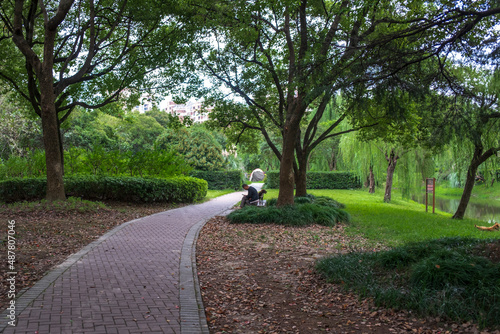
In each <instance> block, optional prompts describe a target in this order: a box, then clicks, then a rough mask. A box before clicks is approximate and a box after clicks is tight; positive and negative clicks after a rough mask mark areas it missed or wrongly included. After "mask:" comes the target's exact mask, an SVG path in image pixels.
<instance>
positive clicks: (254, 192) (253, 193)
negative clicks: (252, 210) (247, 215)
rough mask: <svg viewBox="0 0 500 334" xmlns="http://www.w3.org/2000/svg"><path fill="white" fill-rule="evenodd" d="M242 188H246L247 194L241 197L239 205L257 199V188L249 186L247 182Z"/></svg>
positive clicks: (242, 205)
mask: <svg viewBox="0 0 500 334" xmlns="http://www.w3.org/2000/svg"><path fill="white" fill-rule="evenodd" d="M243 189H245V190H248V194H247V195H243V198H242V199H241V207H244V206H245V205H247V204H250V203H252V202H254V201H258V200H259V193H258V192H257V189H255V188H254V187H250V186H249V185H248V184H244V185H243Z"/></svg>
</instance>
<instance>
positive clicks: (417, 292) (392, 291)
mask: <svg viewBox="0 0 500 334" xmlns="http://www.w3.org/2000/svg"><path fill="white" fill-rule="evenodd" d="M491 242H493V240H487V239H486V240H484V239H483V240H480V239H472V238H443V239H437V240H431V241H425V242H419V243H412V244H408V245H405V246H400V247H397V248H394V249H391V250H388V251H381V252H378V253H351V254H344V255H337V256H333V257H329V258H325V259H323V260H321V261H319V262H318V264H317V270H318V271H319V272H320V273H321V274H322V275H324V276H325V277H326V278H327V279H328V280H329V281H330V282H335V283H342V284H344V286H345V287H346V288H348V289H351V290H354V291H356V292H358V293H359V294H360V295H362V296H364V297H372V298H373V299H374V300H375V302H376V303H377V304H379V305H383V306H385V307H391V308H398V309H411V310H414V311H416V313H418V314H420V315H422V316H439V317H444V318H449V319H452V320H456V321H464V322H466V321H474V322H476V323H478V324H479V325H480V326H482V327H489V328H496V327H500V317H499V316H498V314H500V313H499V312H500V264H499V263H495V262H492V261H491V260H490V259H489V258H486V257H483V256H481V254H482V250H483V249H484V248H485V246H486V245H487V244H489V243H491Z"/></svg>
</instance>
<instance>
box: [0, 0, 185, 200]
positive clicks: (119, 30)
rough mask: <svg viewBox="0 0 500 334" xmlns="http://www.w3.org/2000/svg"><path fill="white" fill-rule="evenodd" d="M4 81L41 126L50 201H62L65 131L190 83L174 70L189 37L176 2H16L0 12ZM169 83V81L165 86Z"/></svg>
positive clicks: (3, 5) (6, 3)
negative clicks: (80, 120) (82, 112)
mask: <svg viewBox="0 0 500 334" xmlns="http://www.w3.org/2000/svg"><path fill="white" fill-rule="evenodd" d="M0 6H1V7H0V19H1V20H0V24H1V28H2V31H3V35H2V36H1V37H0V57H2V59H5V60H6V61H5V62H3V63H2V65H0V78H1V79H2V80H3V81H4V82H5V83H6V84H7V87H8V88H9V89H14V90H15V91H16V93H17V94H18V96H20V97H22V98H24V99H25V100H26V101H27V103H28V104H29V105H30V106H31V108H32V110H33V111H34V112H35V113H36V114H38V115H39V116H40V117H41V119H42V130H43V136H44V147H45V151H46V162H47V199H48V200H54V199H63V198H65V194H64V185H63V183H62V173H63V168H62V144H61V138H60V133H59V127H60V124H61V122H63V121H64V120H65V119H67V117H68V116H69V115H70V113H71V111H72V110H73V109H74V107H76V106H82V107H85V108H98V107H101V106H104V105H106V104H107V103H110V102H113V101H116V100H117V99H119V98H120V97H123V96H126V97H128V98H129V99H132V100H134V98H135V100H137V97H138V96H140V94H141V93H142V92H143V91H145V90H153V89H154V88H155V89H157V91H162V90H166V89H169V88H170V89H171V88H172V87H174V86H177V85H178V84H179V80H180V79H181V78H183V80H181V81H182V82H184V81H185V80H184V78H185V76H186V74H183V73H179V72H178V71H177V68H176V66H175V62H176V60H177V59H178V58H177V57H179V56H181V52H182V48H181V47H180V46H181V45H182V44H183V43H184V42H186V39H187V38H188V36H189V34H188V33H186V29H185V27H183V26H181V25H180V24H178V22H176V21H175V19H174V17H173V15H172V14H175V11H176V10H177V9H178V8H177V5H176V2H174V1H172V2H170V1H166V2H163V1H162V2H158V1H148V0H146V1H143V0H141V1H137V0H118V1H114V0H113V1H111V0H98V1H95V0H91V1H83V0H59V1H44V0H42V1H39V0H27V1H25V0H15V1H3V2H2V3H1V5H0ZM166 78H168V80H166Z"/></svg>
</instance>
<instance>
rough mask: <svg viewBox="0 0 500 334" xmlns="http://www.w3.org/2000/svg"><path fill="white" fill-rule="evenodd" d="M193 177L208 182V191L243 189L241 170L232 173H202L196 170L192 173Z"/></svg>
mask: <svg viewBox="0 0 500 334" xmlns="http://www.w3.org/2000/svg"><path fill="white" fill-rule="evenodd" d="M190 175H191V176H192V177H196V178H199V179H202V180H205V181H207V183H208V189H210V190H223V189H234V190H239V189H241V185H242V180H243V174H242V173H241V171H240V170H231V171H202V170H194V171H192V172H191V173H190Z"/></svg>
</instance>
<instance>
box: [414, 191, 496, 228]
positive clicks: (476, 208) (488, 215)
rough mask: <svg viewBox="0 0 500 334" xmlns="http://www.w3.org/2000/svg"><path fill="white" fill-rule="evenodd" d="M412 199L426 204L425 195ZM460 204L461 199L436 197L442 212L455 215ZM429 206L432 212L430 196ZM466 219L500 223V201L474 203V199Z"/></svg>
mask: <svg viewBox="0 0 500 334" xmlns="http://www.w3.org/2000/svg"><path fill="white" fill-rule="evenodd" d="M412 199H413V200H414V201H417V202H418V203H422V204H425V194H423V195H421V196H412ZM459 203H460V198H453V199H449V198H446V199H443V198H439V196H436V209H439V210H441V211H445V212H449V213H455V212H456V211H457V208H458V204H459ZM429 204H430V205H429V211H430V212H432V196H429ZM465 217H467V218H476V219H481V220H483V221H491V220H494V221H497V222H500V201H498V200H491V202H489V203H484V202H481V203H477V202H474V199H473V198H472V199H471V200H470V201H469V205H467V210H466V211H465Z"/></svg>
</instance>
